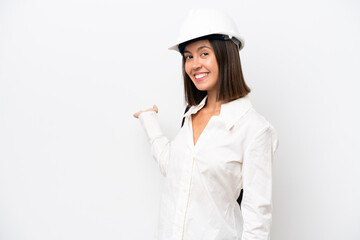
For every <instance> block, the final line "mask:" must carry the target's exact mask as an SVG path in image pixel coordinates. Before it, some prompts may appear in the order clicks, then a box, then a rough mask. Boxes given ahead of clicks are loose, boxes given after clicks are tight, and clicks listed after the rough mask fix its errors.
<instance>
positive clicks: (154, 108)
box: [133, 105, 159, 118]
mask: <svg viewBox="0 0 360 240" xmlns="http://www.w3.org/2000/svg"><path fill="white" fill-rule="evenodd" d="M148 111H155V112H156V113H158V112H159V109H158V107H157V106H156V105H154V106H153V107H152V108H149V109H146V110H140V111H139V112H137V113H134V115H133V116H134V117H135V118H139V115H140V114H141V113H143V112H148Z"/></svg>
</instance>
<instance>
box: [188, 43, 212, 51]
mask: <svg viewBox="0 0 360 240" xmlns="http://www.w3.org/2000/svg"><path fill="white" fill-rule="evenodd" d="M203 48H208V49H211V48H210V47H208V46H205V45H204V46H200V47H198V49H197V51H200V50H201V49H203ZM184 53H191V52H190V51H187V50H185V51H184Z"/></svg>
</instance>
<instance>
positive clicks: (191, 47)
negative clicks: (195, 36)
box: [184, 39, 211, 52]
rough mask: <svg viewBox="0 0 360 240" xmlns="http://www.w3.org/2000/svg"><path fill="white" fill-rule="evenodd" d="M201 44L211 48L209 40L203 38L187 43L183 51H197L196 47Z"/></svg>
mask: <svg viewBox="0 0 360 240" xmlns="http://www.w3.org/2000/svg"><path fill="white" fill-rule="evenodd" d="M203 46H205V47H208V48H210V49H211V44H210V41H209V40H207V39H204V40H198V41H195V42H192V43H189V44H188V45H186V47H185V49H184V52H185V51H189V52H194V51H197V49H198V48H200V47H203Z"/></svg>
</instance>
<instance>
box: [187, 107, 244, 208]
mask: <svg viewBox="0 0 360 240" xmlns="http://www.w3.org/2000/svg"><path fill="white" fill-rule="evenodd" d="M189 109H190V106H189V105H187V106H186V108H185V112H184V114H185V113H186V112H187V111H189ZM184 122H185V117H183V119H182V122H181V127H183V126H184ZM243 192H244V190H243V189H241V191H240V196H239V198H238V199H237V200H236V201H237V202H238V204H239V206H240V209H241V201H242V198H243Z"/></svg>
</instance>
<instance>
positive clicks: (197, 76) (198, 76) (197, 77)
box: [194, 73, 209, 79]
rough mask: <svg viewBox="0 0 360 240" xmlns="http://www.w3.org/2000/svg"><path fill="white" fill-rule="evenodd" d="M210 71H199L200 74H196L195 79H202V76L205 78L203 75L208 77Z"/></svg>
mask: <svg viewBox="0 0 360 240" xmlns="http://www.w3.org/2000/svg"><path fill="white" fill-rule="evenodd" d="M208 74H209V73H198V74H195V75H194V77H195V79H200V78H203V77H206V76H207V75H208Z"/></svg>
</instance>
